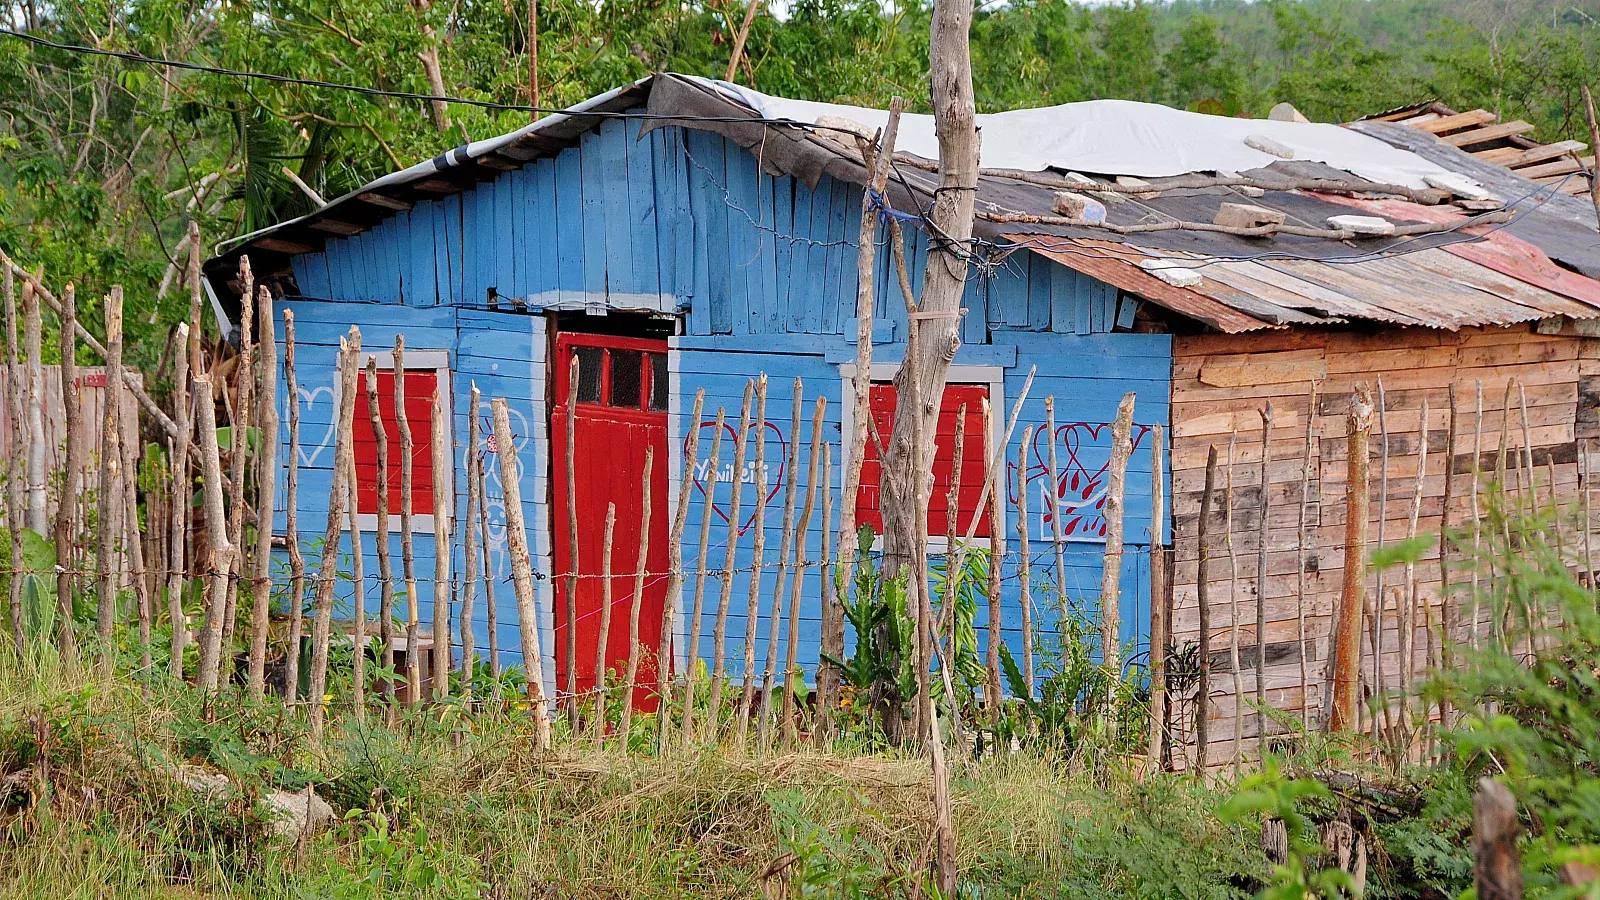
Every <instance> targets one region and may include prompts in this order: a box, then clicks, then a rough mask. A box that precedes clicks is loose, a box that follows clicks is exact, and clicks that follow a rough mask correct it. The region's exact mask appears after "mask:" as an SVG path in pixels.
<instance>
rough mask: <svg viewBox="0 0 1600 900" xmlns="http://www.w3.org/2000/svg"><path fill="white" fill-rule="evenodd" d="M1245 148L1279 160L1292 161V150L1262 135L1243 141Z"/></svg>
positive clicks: (1249, 137) (1253, 135)
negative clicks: (1268, 154)
mask: <svg viewBox="0 0 1600 900" xmlns="http://www.w3.org/2000/svg"><path fill="white" fill-rule="evenodd" d="M1244 144H1245V146H1246V147H1250V148H1252V149H1255V150H1260V151H1261V152H1262V153H1270V154H1272V155H1273V156H1276V157H1278V158H1279V159H1294V148H1292V147H1290V146H1289V145H1287V144H1281V143H1279V142H1277V141H1275V140H1273V139H1272V138H1269V137H1267V136H1266V135H1264V134H1252V135H1249V136H1248V137H1246V138H1245V139H1244Z"/></svg>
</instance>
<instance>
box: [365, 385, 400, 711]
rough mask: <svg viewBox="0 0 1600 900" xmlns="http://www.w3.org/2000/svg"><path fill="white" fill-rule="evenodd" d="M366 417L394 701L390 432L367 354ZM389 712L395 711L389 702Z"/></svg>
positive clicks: (386, 667)
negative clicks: (371, 446)
mask: <svg viewBox="0 0 1600 900" xmlns="http://www.w3.org/2000/svg"><path fill="white" fill-rule="evenodd" d="M367 419H368V421H369V422H370V423H371V425H372V443H373V457H374V466H373V468H374V470H375V474H376V476H377V482H378V483H377V490H378V494H377V505H376V512H377V516H376V519H377V521H376V522H375V523H374V524H375V525H376V526H377V527H376V529H375V530H374V533H373V543H374V545H375V547H374V549H376V550H377V552H378V642H379V643H381V644H382V645H383V651H382V652H383V655H382V656H381V657H380V658H379V660H378V663H379V667H380V668H381V669H383V671H384V676H383V684H382V685H381V686H380V688H379V690H381V691H382V693H383V697H384V700H386V701H388V702H389V703H390V704H393V702H394V689H395V683H394V565H393V563H392V561H391V560H390V555H389V433H388V430H387V429H386V428H385V427H384V424H383V413H382V412H381V411H380V409H379V406H378V361H377V359H376V358H375V357H371V356H369V357H367ZM390 712H391V714H392V713H393V712H394V710H393V707H392V705H391V709H390Z"/></svg>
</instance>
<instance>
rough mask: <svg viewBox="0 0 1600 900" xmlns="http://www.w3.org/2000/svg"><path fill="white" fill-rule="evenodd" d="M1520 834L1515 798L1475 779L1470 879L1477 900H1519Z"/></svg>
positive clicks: (1499, 786)
mask: <svg viewBox="0 0 1600 900" xmlns="http://www.w3.org/2000/svg"><path fill="white" fill-rule="evenodd" d="M1521 831H1522V825H1521V823H1520V822H1519V821H1518V820H1517V798H1516V797H1514V796H1512V794H1511V791H1510V790H1508V789H1507V788H1506V786H1505V785H1503V784H1501V783H1500V782H1498V781H1495V780H1494V779H1492V778H1480V779H1478V792H1477V794H1476V795H1475V796H1473V798H1472V856H1473V861H1472V878H1473V881H1474V882H1475V883H1476V884H1477V889H1478V898H1479V900H1522V855H1521V853H1520V852H1519V851H1518V850H1517V835H1518V834H1519V833H1521Z"/></svg>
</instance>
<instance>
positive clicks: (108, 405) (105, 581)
mask: <svg viewBox="0 0 1600 900" xmlns="http://www.w3.org/2000/svg"><path fill="white" fill-rule="evenodd" d="M104 303H105V310H104V312H105V320H106V391H105V410H104V413H105V420H104V421H103V422H101V423H100V484H99V501H100V527H99V532H100V533H99V534H98V535H97V537H98V539H99V541H98V545H97V551H96V554H95V557H96V558H95V567H96V570H97V573H98V575H99V582H100V583H99V590H98V591H97V594H98V598H97V599H98V600H99V603H98V605H97V609H96V616H95V625H96V629H95V630H96V634H97V636H98V637H99V643H100V647H99V653H100V671H101V674H102V675H104V676H106V677H110V675H111V669H112V665H113V663H114V662H115V660H116V653H115V652H114V651H113V649H112V646H111V631H112V627H113V626H114V625H115V624H116V620H117V591H118V589H119V588H120V587H121V583H122V579H121V576H120V573H119V572H118V566H117V562H116V555H117V543H118V541H117V539H118V538H119V537H121V534H120V532H121V530H122V529H121V528H120V527H119V526H118V523H119V522H120V521H121V519H122V518H123V516H122V507H123V506H124V505H125V504H124V502H123V497H122V441H121V437H122V390H121V387H122V287H121V286H120V285H119V286H114V287H112V288H111V293H110V294H109V295H107V296H106V298H105V300H104ZM67 496H69V495H66V494H63V495H62V497H63V501H64V500H65V498H66V497H67ZM134 527H138V523H134Z"/></svg>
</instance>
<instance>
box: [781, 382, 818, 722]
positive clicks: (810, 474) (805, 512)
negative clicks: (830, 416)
mask: <svg viewBox="0 0 1600 900" xmlns="http://www.w3.org/2000/svg"><path fill="white" fill-rule="evenodd" d="M827 409H828V398H826V397H818V398H817V403H816V412H814V413H812V415H811V452H810V455H809V456H808V457H807V463H806V500H805V506H804V507H803V508H802V509H801V511H800V522H799V524H798V525H797V526H796V528H795V531H796V537H795V544H794V556H795V567H794V582H793V584H792V585H791V586H790V589H789V622H788V626H787V628H786V629H785V632H786V633H785V635H784V637H785V639H786V640H787V643H786V644H785V645H784V651H783V714H782V718H783V740H784V744H785V745H786V746H788V747H793V746H794V745H795V739H796V736H797V731H798V729H797V727H796V724H795V720H794V716H795V696H794V680H795V678H796V677H798V675H799V673H798V672H797V670H796V668H795V660H796V656H797V654H798V653H799V651H800V593H801V589H802V587H803V586H804V584H805V579H806V568H807V566H808V562H809V561H808V560H807V559H806V533H807V531H808V530H809V529H810V527H811V513H812V511H813V510H814V509H816V504H817V454H818V452H819V451H820V445H821V443H822V417H823V416H824V415H825V414H826V412H827ZM791 440H793V441H795V442H796V443H798V442H799V440H800V436H799V435H798V434H797V435H795V436H794V437H792V438H791ZM823 530H824V531H827V525H826V524H824V525H823ZM822 580H823V581H827V580H828V579H827V575H826V574H824V575H823V577H822Z"/></svg>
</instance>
